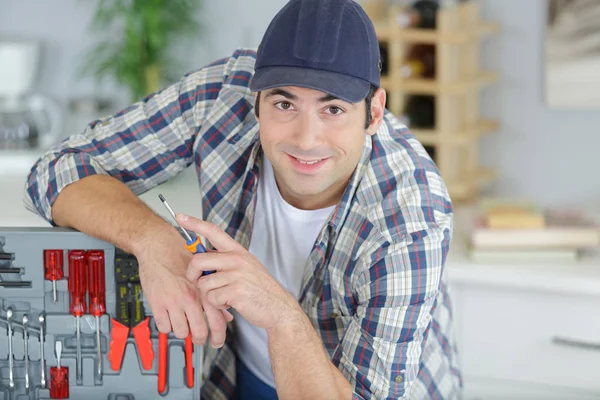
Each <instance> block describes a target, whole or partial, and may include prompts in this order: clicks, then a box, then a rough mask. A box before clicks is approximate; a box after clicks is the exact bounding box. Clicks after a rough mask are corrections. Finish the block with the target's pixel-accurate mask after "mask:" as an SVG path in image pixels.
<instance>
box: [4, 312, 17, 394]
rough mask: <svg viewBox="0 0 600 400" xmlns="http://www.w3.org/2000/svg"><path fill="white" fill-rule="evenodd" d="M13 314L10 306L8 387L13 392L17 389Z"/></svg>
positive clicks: (7, 316)
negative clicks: (14, 362) (13, 345)
mask: <svg viewBox="0 0 600 400" xmlns="http://www.w3.org/2000/svg"><path fill="white" fill-rule="evenodd" d="M12 316H13V311H12V308H11V307H9V308H8V310H6V320H7V322H8V389H9V390H10V391H11V392H12V391H13V390H15V376H14V373H13V369H14V364H13V348H12V344H13V342H12V340H13V338H12V337H13V329H12Z"/></svg>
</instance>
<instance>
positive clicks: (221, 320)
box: [136, 239, 233, 347]
mask: <svg viewBox="0 0 600 400" xmlns="http://www.w3.org/2000/svg"><path fill="white" fill-rule="evenodd" d="M152 242H153V243H151V244H149V245H148V246H147V247H146V248H145V250H141V251H138V252H137V253H138V254H136V256H137V258H138V261H139V262H140V265H141V266H143V267H141V268H140V281H141V284H142V288H143V290H144V296H145V297H146V299H147V300H148V304H149V306H150V308H151V309H152V314H153V315H154V320H155V322H156V326H157V328H158V330H159V331H160V332H163V333H168V332H170V331H171V328H172V330H173V333H174V334H175V336H176V337H178V338H180V339H183V338H185V337H187V336H188V334H189V332H190V330H191V332H192V341H193V342H194V343H195V344H197V345H200V344H204V343H205V341H206V338H207V336H208V328H210V343H211V345H212V346H213V347H221V346H223V343H224V342H225V333H226V329H227V326H226V321H231V320H232V319H233V316H232V315H231V314H230V313H229V312H228V311H227V310H218V309H216V308H215V307H214V306H211V305H210V304H206V303H207V300H206V299H202V298H201V296H200V291H199V290H198V288H197V287H196V286H195V285H194V283H192V282H191V281H189V280H188V279H186V276H185V273H186V269H187V266H188V263H189V262H190V261H191V259H192V254H191V253H190V252H189V251H188V250H187V249H186V248H185V247H184V246H183V245H182V244H181V243H177V244H176V245H175V244H172V243H169V244H167V243H165V242H164V241H162V242H161V240H160V239H155V240H153V241H152ZM203 305H204V307H203ZM203 312H205V313H206V319H207V320H208V325H209V326H208V327H207V325H206V322H205V319H204V315H203Z"/></svg>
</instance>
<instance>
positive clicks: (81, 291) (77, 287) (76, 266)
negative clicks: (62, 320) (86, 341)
mask: <svg viewBox="0 0 600 400" xmlns="http://www.w3.org/2000/svg"><path fill="white" fill-rule="evenodd" d="M68 286H69V294H70V295H71V304H70V306H69V311H70V312H71V315H73V316H74V317H75V321H76V324H77V326H76V328H75V329H76V334H77V359H76V360H75V379H76V382H77V384H78V385H82V384H83V374H82V370H81V366H82V364H83V360H82V355H81V316H82V315H83V314H85V311H86V304H85V293H86V291H87V268H86V263H85V251H83V250H71V251H69V281H68Z"/></svg>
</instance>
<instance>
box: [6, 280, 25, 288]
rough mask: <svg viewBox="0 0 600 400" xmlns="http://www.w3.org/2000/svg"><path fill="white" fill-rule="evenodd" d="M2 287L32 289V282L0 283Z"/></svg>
mask: <svg viewBox="0 0 600 400" xmlns="http://www.w3.org/2000/svg"><path fill="white" fill-rule="evenodd" d="M0 287H5V288H30V287H31V281H0Z"/></svg>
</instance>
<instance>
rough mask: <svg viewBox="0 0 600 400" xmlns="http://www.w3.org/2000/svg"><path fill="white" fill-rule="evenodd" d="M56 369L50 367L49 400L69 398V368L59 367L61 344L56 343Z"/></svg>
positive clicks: (59, 342) (58, 341)
mask: <svg viewBox="0 0 600 400" xmlns="http://www.w3.org/2000/svg"><path fill="white" fill-rule="evenodd" d="M55 350H56V361H57V365H56V367H50V398H51V399H68V398H69V367H61V366H60V356H61V354H62V342H61V341H60V340H57V341H56V345H55Z"/></svg>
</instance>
